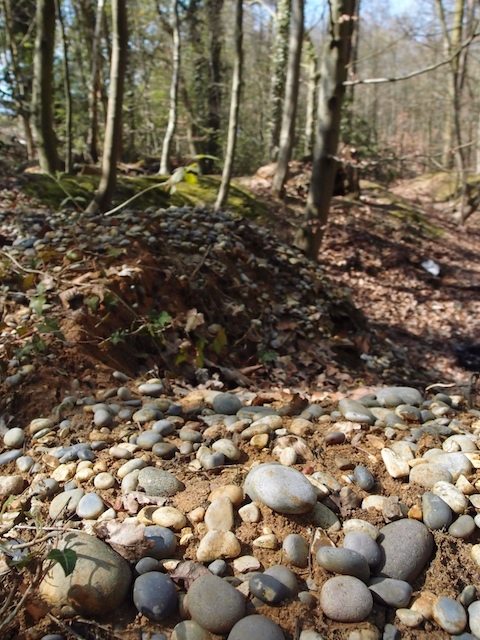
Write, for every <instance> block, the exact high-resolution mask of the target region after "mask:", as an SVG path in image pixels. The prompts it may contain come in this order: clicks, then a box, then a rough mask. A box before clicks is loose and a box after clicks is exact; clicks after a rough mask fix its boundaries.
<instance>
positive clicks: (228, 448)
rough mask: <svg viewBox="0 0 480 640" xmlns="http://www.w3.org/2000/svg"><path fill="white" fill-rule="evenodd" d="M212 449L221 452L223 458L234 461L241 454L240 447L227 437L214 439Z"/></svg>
mask: <svg viewBox="0 0 480 640" xmlns="http://www.w3.org/2000/svg"><path fill="white" fill-rule="evenodd" d="M212 449H213V451H215V452H216V453H223V455H224V456H225V458H227V459H228V460H231V461H232V462H236V461H237V460H239V459H240V456H241V455H242V452H241V451H240V449H239V448H238V447H237V446H235V445H234V444H233V442H232V441H231V440H228V439H227V438H220V439H219V440H216V441H215V442H214V443H213V444H212Z"/></svg>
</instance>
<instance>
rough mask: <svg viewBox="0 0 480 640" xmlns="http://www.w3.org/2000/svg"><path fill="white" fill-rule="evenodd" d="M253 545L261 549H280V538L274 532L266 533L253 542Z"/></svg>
mask: <svg viewBox="0 0 480 640" xmlns="http://www.w3.org/2000/svg"><path fill="white" fill-rule="evenodd" d="M252 546H254V547H258V548H260V549H272V550H275V549H278V538H277V536H276V535H275V534H274V533H265V534H263V535H261V536H258V538H255V540H254V541H253V542H252Z"/></svg>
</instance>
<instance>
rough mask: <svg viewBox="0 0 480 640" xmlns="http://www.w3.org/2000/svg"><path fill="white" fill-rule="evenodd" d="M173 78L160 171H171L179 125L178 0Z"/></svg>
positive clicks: (174, 5)
mask: <svg viewBox="0 0 480 640" xmlns="http://www.w3.org/2000/svg"><path fill="white" fill-rule="evenodd" d="M172 22H173V29H172V79H171V82H170V109H169V112H168V124H167V130H166V132H165V138H164V139H163V146H162V155H161V158H160V170H159V173H160V174H162V175H167V174H169V173H170V149H171V146H172V140H173V136H174V135H175V129H176V126H177V113H178V87H179V84H180V55H181V53H180V19H179V15H178V0H173V2H172Z"/></svg>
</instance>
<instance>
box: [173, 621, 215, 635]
mask: <svg viewBox="0 0 480 640" xmlns="http://www.w3.org/2000/svg"><path fill="white" fill-rule="evenodd" d="M211 637H212V636H211V635H210V633H209V632H208V631H207V630H206V629H203V627H201V626H200V625H199V624H197V623H196V622H195V621H194V620H183V622H179V623H178V624H177V625H175V628H174V629H173V631H172V635H171V636H170V640H211Z"/></svg>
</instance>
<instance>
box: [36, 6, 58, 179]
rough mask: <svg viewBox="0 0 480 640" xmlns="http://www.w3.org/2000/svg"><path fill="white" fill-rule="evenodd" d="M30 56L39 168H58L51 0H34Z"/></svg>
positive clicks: (48, 170) (46, 169) (53, 29)
mask: <svg viewBox="0 0 480 640" xmlns="http://www.w3.org/2000/svg"><path fill="white" fill-rule="evenodd" d="M36 29H37V32H36V36H35V51H34V57H33V95H32V112H33V124H34V132H35V138H36V142H37V150H38V158H39V161H40V169H41V170H42V171H43V172H45V173H55V171H57V170H58V169H60V161H59V158H58V154H57V139H56V136H55V130H54V126H53V53H54V47H55V0H38V1H37V14H36Z"/></svg>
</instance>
